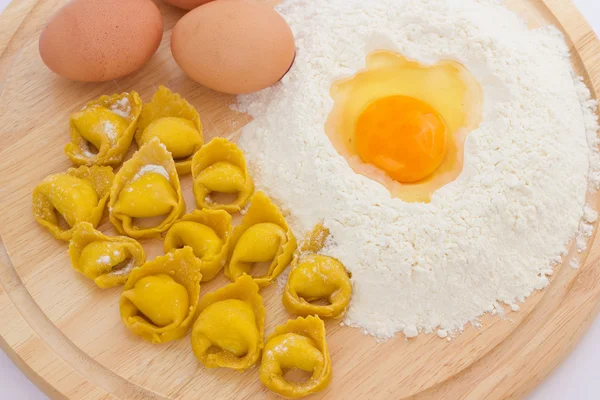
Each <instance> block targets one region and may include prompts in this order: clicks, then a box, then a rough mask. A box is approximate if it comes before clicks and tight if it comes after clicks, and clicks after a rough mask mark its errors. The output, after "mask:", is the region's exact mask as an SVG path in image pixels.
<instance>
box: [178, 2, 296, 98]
mask: <svg viewBox="0 0 600 400" xmlns="http://www.w3.org/2000/svg"><path fill="white" fill-rule="evenodd" d="M171 51H172V52H173V57H175V60H176V61H177V63H178V64H179V66H180V67H181V69H182V70H183V71H184V72H185V73H186V74H187V75H189V76H190V78H192V79H193V80H195V81H197V82H199V83H201V84H203V85H205V86H207V87H209V88H211V89H214V90H217V91H219V92H224V93H231V94H241V93H250V92H255V91H257V90H261V89H264V88H266V87H268V86H270V85H272V84H274V83H276V82H277V81H279V80H280V79H281V78H282V77H283V76H284V75H285V74H286V72H287V71H288V70H289V69H290V66H291V65H292V62H293V61H294V55H295V53H296V50H295V46H294V35H293V34H292V31H291V29H290V27H289V26H288V25H287V23H286V22H285V21H284V19H283V18H282V17H281V16H280V15H279V14H278V13H277V12H276V11H275V10H273V9H272V8H270V7H267V6H265V5H263V4H259V3H256V2H253V1H250V0H217V1H214V2H210V3H207V4H205V5H203V6H200V7H198V8H196V9H194V10H192V11H190V12H189V13H187V14H186V15H185V16H184V17H183V18H181V20H179V22H178V23H177V25H175V28H174V29H173V34H172V36H171Z"/></svg>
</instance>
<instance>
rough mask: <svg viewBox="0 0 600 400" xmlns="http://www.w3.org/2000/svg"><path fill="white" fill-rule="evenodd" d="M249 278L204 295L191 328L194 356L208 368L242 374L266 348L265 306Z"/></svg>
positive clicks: (246, 276) (241, 278)
mask: <svg viewBox="0 0 600 400" xmlns="http://www.w3.org/2000/svg"><path fill="white" fill-rule="evenodd" d="M258 290H259V289H258V285H257V284H256V283H254V281H253V280H252V278H250V277H249V276H248V275H242V276H241V277H239V278H238V279H237V280H236V281H235V282H234V283H230V284H229V285H227V286H225V287H222V288H221V289H218V290H217V291H215V292H213V293H209V294H207V295H205V296H204V297H203V298H202V300H201V301H200V304H199V306H198V312H199V316H198V319H197V320H196V322H195V323H194V327H193V328H192V349H193V350H194V354H195V355H196V357H197V358H198V360H200V361H201V362H202V363H203V364H204V365H205V366H206V367H208V368H219V367H225V368H233V369H236V370H240V371H243V370H245V369H248V368H250V367H252V366H253V365H254V364H256V361H257V360H258V358H259V357H260V352H261V350H262V348H263V337H264V327H265V307H264V305H263V300H262V297H261V296H260V294H258Z"/></svg>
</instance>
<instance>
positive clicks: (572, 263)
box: [569, 258, 579, 269]
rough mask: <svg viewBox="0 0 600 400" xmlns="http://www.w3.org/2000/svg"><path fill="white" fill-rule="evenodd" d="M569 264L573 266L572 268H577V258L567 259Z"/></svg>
mask: <svg viewBox="0 0 600 400" xmlns="http://www.w3.org/2000/svg"><path fill="white" fill-rule="evenodd" d="M569 266H570V267H571V268H573V269H577V268H579V260H578V259H576V258H572V259H571V260H570V261H569Z"/></svg>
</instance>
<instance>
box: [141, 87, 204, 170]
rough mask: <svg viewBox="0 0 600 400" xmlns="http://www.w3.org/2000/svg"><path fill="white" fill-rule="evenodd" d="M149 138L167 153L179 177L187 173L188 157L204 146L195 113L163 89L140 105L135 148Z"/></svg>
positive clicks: (178, 98)
mask: <svg viewBox="0 0 600 400" xmlns="http://www.w3.org/2000/svg"><path fill="white" fill-rule="evenodd" d="M152 138H158V139H159V140H160V141H161V143H163V144H164V145H165V146H166V147H167V150H168V151H170V152H171V155H172V156H173V159H174V160H175V166H176V167H177V172H178V173H179V174H181V175H183V174H188V173H189V172H190V169H191V166H192V157H193V156H194V154H195V153H196V152H197V151H198V150H199V149H200V148H201V147H202V144H203V143H204V138H203V136H202V123H201V122H200V116H199V115H198V112H197V111H196V109H195V108H194V107H193V106H192V105H191V104H189V103H188V102H187V101H185V100H184V99H182V98H181V97H180V96H179V95H178V94H175V93H173V92H171V91H170V90H169V89H167V88H166V87H164V86H160V87H159V88H158V91H157V92H156V93H155V94H154V96H153V97H152V101H151V102H150V103H147V104H144V106H143V108H142V113H141V115H140V119H139V121H138V124H137V131H136V133H135V140H136V142H137V144H138V146H140V147H141V146H143V145H144V144H146V143H148V142H149V141H150V140H152Z"/></svg>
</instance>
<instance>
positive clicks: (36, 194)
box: [33, 165, 115, 240]
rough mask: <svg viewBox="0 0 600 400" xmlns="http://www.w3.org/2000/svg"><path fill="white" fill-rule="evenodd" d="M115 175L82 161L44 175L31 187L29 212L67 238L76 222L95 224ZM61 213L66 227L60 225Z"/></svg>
mask: <svg viewBox="0 0 600 400" xmlns="http://www.w3.org/2000/svg"><path fill="white" fill-rule="evenodd" d="M114 177H115V175H114V174H113V172H112V168H111V167H99V166H97V165H92V166H91V167H87V166H85V165H82V166H80V167H79V168H69V169H68V170H67V172H63V173H59V174H54V175H50V176H47V177H46V178H45V179H44V180H42V182H40V184H39V185H38V186H37V187H36V188H35V189H34V191H33V215H34V216H35V219H36V220H37V222H38V223H39V224H40V225H42V226H43V227H45V228H46V229H48V230H49V231H50V233H52V235H53V236H54V237H55V238H57V239H60V240H70V239H71V236H72V234H73V227H74V226H75V225H77V223H79V222H89V223H91V224H92V225H93V226H94V227H96V226H98V223H99V222H100V219H101V218H102V214H103V213H104V206H105V205H106V201H107V200H108V194H109V191H110V186H111V184H112V182H113V179H114ZM59 215H60V216H62V217H63V218H64V219H65V221H66V222H67V224H68V225H69V229H63V228H61V227H60V223H59V220H58V216H59Z"/></svg>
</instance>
